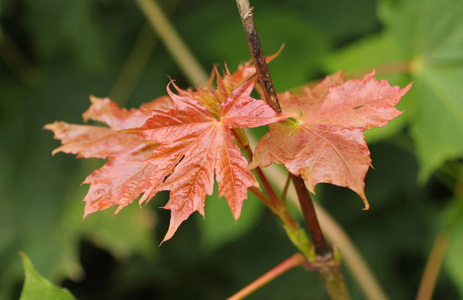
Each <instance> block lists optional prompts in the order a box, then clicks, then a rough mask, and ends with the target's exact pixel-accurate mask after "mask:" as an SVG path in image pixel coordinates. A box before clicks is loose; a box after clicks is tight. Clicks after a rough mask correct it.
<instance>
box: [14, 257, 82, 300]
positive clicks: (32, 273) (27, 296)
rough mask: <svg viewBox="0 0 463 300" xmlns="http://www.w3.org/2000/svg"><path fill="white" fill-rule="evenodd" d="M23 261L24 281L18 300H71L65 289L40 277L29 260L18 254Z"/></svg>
mask: <svg viewBox="0 0 463 300" xmlns="http://www.w3.org/2000/svg"><path fill="white" fill-rule="evenodd" d="M20 254H21V258H22V260H23V265H24V272H25V274H26V279H25V281H24V286H23V290H22V292H21V298H20V300H43V299H50V300H51V299H53V300H72V299H75V298H74V297H73V296H72V294H71V293H70V292H69V291H68V290H65V289H62V288H59V287H57V286H55V285H54V284H53V283H51V282H50V281H49V280H48V279H46V278H44V277H42V276H41V275H40V274H39V273H38V272H37V271H36V270H35V269H34V266H33V265H32V263H31V261H30V260H29V258H28V257H27V256H26V254H24V253H20Z"/></svg>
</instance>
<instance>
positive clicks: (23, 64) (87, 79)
mask: <svg viewBox="0 0 463 300" xmlns="http://www.w3.org/2000/svg"><path fill="white" fill-rule="evenodd" d="M159 3H160V4H161V5H162V6H163V8H164V10H165V11H166V12H168V14H169V15H170V19H171V21H172V23H173V25H174V26H175V27H176V28H177V30H178V31H179V33H180V35H181V37H182V38H183V39H184V41H185V42H186V44H187V45H188V47H189V48H190V49H191V51H192V52H193V53H194V55H195V56H196V57H197V58H198V60H199V61H200V63H201V65H202V66H203V68H204V69H205V70H206V72H209V70H211V68H212V66H213V64H218V65H219V67H222V66H223V63H224V62H226V63H227V64H228V67H229V68H230V69H231V70H232V71H233V70H234V69H235V68H236V66H237V65H238V64H239V63H240V62H244V61H246V60H248V59H249V58H250V55H249V52H248V49H247V44H246V41H245V36H244V33H243V30H242V27H241V22H240V19H239V16H238V12H237V9H236V4H235V2H234V1H232V0H229V1H211V0H207V1H206V0H197V1H195V0H177V1H159ZM462 3H463V2H462V1H458V0H442V1H438V0H437V1H432V0H426V1H411V0H410V1H378V2H375V1H370V0H357V1H345V0H344V1H343V0H324V1H312V0H310V1H307V0H288V1H276V0H274V1H264V0H260V1H252V2H251V5H253V6H255V11H254V16H255V20H256V23H257V27H258V30H259V33H260V38H261V41H262V44H263V47H264V51H265V52H266V54H272V53H274V52H276V51H277V50H278V49H279V48H280V46H281V45H282V44H283V43H284V44H285V48H284V50H283V52H282V53H281V54H280V56H279V57H278V58H277V59H275V60H274V61H273V62H272V63H271V64H270V71H271V74H272V75H273V78H274V82H275V86H276V89H277V91H279V92H282V91H284V90H286V89H290V88H294V87H297V86H300V85H302V84H304V83H307V82H309V81H311V80H315V79H319V78H321V77H322V76H324V75H326V74H329V73H331V72H334V71H336V70H338V69H345V70H346V72H354V71H358V72H369V71H371V70H372V68H376V69H377V71H378V77H379V78H381V79H383V78H387V79H389V80H390V81H391V83H392V84H397V85H400V86H401V87H404V86H405V85H406V84H407V83H409V82H410V81H414V86H413V88H412V90H411V91H410V93H409V94H408V95H406V96H405V97H404V99H403V103H401V104H400V108H401V109H402V110H404V111H405V112H404V114H403V115H402V116H400V117H399V118H398V119H397V120H395V121H393V122H391V124H390V125H389V126H388V127H386V128H384V129H382V130H377V131H372V132H369V133H368V134H367V139H368V140H369V141H370V142H371V152H372V159H373V165H374V167H375V170H370V172H369V173H368V175H367V179H366V184H367V186H366V195H367V197H368V199H369V201H370V204H371V209H370V211H368V212H365V211H362V207H363V205H362V202H361V200H360V198H358V196H357V195H355V194H354V193H353V192H351V191H349V190H347V189H343V188H337V187H331V186H327V185H320V186H319V187H317V200H318V201H319V202H320V203H321V204H322V205H323V206H325V208H326V209H327V210H328V211H329V212H330V213H331V214H332V215H333V216H334V217H335V218H336V220H337V221H338V222H339V223H340V224H341V225H342V226H343V227H344V228H345V230H346V231H347V233H348V234H349V235H350V236H351V238H352V239H353V241H354V242H355V243H356V244H357V245H358V247H359V249H360V251H361V252H362V254H363V255H364V256H365V258H366V260H367V262H368V263H369V264H370V266H371V267H372V269H373V272H374V273H375V274H376V275H377V276H378V278H379V280H380V282H381V284H382V286H383V287H384V289H385V291H386V293H387V294H388V296H390V297H391V299H411V298H414V297H415V296H416V292H417V289H418V285H419V282H420V279H421V275H422V273H423V270H424V265H425V263H426V259H427V257H428V254H429V252H430V249H431V245H432V243H433V241H434V239H435V237H436V235H437V233H438V232H439V231H440V230H446V232H449V234H450V236H451V237H452V239H451V244H450V248H449V251H448V254H447V257H446V260H445V262H444V266H443V269H442V271H441V276H440V277H439V280H438V282H437V286H436V291H435V299H457V298H458V294H459V292H460V294H461V292H462V291H463V271H462V270H463V258H461V253H463V232H462V230H461V229H463V221H462V213H461V212H462V211H463V210H462V204H461V203H462V201H463V200H462V199H461V196H462V195H461V193H462V191H461V190H460V191H459V190H458V188H457V186H458V184H460V185H461V182H462V175H461V174H462V160H461V159H462V157H463V99H462V96H461V95H463V21H462V20H461V15H462V14H463V4H462ZM0 25H1V30H2V32H1V36H0V55H1V57H0V58H1V59H0V299H17V298H18V296H19V293H20V290H21V286H22V282H23V271H22V268H21V259H20V257H19V255H18V251H24V252H26V253H27V254H28V256H29V257H30V259H31V260H32V262H33V263H34V265H35V267H36V268H37V270H38V271H39V272H40V273H42V274H43V275H45V276H46V277H48V278H50V279H51V280H53V281H54V282H55V283H57V284H59V285H62V286H65V287H67V288H68V289H69V290H70V291H71V292H72V293H73V294H74V295H75V296H76V297H77V298H78V299H223V298H226V297H227V296H230V295H232V294H233V293H235V292H236V291H238V290H239V289H241V288H242V287H244V286H245V285H246V284H247V283H249V282H251V281H252V280H254V279H255V278H257V277H259V276H260V275H261V274H263V273H264V272H266V271H268V270H269V269H271V268H272V267H274V266H275V265H277V264H278V263H279V262H281V261H282V260H284V259H285V258H287V257H289V256H290V255H292V254H293V253H294V252H295V249H293V247H292V246H291V244H290V243H289V241H288V240H287V237H286V235H285V234H284V231H283V230H282V228H281V226H280V224H279V222H278V221H277V220H276V219H275V218H274V217H273V216H272V215H271V214H270V213H269V212H268V211H267V210H266V209H265V208H264V207H263V206H262V205H261V204H260V203H259V202H258V200H256V199H254V198H251V199H250V200H249V201H246V202H245V205H244V208H243V216H242V219H240V220H239V221H238V222H237V223H236V224H235V222H234V221H233V218H232V216H231V213H230V212H229V211H228V209H227V207H226V202H225V201H224V199H220V200H217V196H216V195H215V197H211V199H209V200H208V201H206V219H205V220H203V219H202V218H201V217H200V216H199V214H195V215H193V216H192V217H190V218H189V220H187V221H186V222H185V223H184V224H183V225H182V226H181V227H180V229H179V230H178V232H177V233H176V235H175V236H174V238H173V239H172V240H170V241H168V242H166V243H165V244H163V245H162V246H161V247H158V244H159V242H160V241H161V240H162V237H163V235H164V234H165V232H166V230H167V227H168V219H169V213H168V212H167V211H164V210H162V209H159V208H158V207H160V206H163V205H164V204H165V202H166V201H167V194H161V195H159V196H157V197H156V198H155V199H153V200H152V201H151V202H150V203H149V204H148V205H146V206H145V205H144V206H143V208H142V209H140V208H139V206H138V205H137V204H135V203H134V204H132V205H130V206H129V207H127V208H125V209H124V210H123V211H121V212H120V213H119V214H118V215H116V216H115V217H112V213H113V211H114V209H109V210H108V211H105V212H98V213H95V214H93V215H91V216H89V217H88V218H87V219H86V220H85V221H82V215H83V207H84V203H83V202H82V199H83V197H84V195H85V193H86V191H87V187H86V186H79V184H80V183H81V182H82V181H83V180H84V178H85V177H86V175H88V174H89V173H90V172H91V170H93V169H94V168H96V167H99V166H100V165H102V163H103V162H102V161H98V160H90V161H83V160H77V159H75V158H74V157H72V155H64V154H59V155H57V156H56V157H54V158H52V156H51V151H52V149H54V148H56V147H57V146H58V145H59V142H57V141H55V140H53V138H52V133H51V132H48V131H45V130H43V129H42V127H43V125H45V124H47V123H50V122H53V121H54V120H64V121H66V122H69V123H81V122H82V121H81V114H82V113H83V112H84V111H85V110H86V108H87V107H88V105H89V101H88V96H89V95H90V94H93V95H95V96H99V97H106V96H108V95H110V94H114V90H115V89H119V91H120V90H121V89H122V90H123V91H126V92H127V95H128V96H126V94H124V93H122V92H121V93H116V94H115V95H112V96H113V100H115V101H116V102H118V103H120V104H121V105H122V106H125V107H137V106H139V105H140V104H141V103H143V102H147V101H149V100H152V99H154V98H156V97H158V96H161V95H164V94H165V93H166V92H165V88H166V85H167V83H168V81H169V79H168V76H170V77H172V78H174V79H176V80H177V84H178V85H179V86H180V87H182V88H186V87H187V86H188V82H187V80H186V79H185V77H184V76H183V74H182V73H181V71H180V69H179V68H178V66H176V64H175V63H174V61H173V60H172V59H171V56H170V54H169V53H168V52H167V51H166V49H165V48H164V47H163V46H162V44H161V43H159V42H158V41H157V42H156V41H155V40H156V38H155V37H154V34H152V33H149V31H146V27H145V26H146V20H145V18H144V16H143V14H142V13H141V12H140V10H139V8H138V7H137V5H136V3H135V2H134V1H116V0H79V1H63V0H41V1H33V0H3V1H2V2H0ZM144 28H145V29H144ZM143 30H145V34H146V32H148V34H147V35H145V38H144V39H143V41H142V42H141V43H140V45H141V46H140V49H142V50H141V52H143V49H145V50H146V49H148V50H146V51H145V52H146V53H148V55H147V61H146V63H143V62H142V63H141V67H138V69H137V70H138V73H139V74H140V77H139V78H138V77H137V76H136V75H137V71H134V73H130V74H129V76H128V77H126V78H125V79H124V80H122V81H120V82H119V83H118V85H117V86H115V85H116V80H117V78H118V76H119V74H120V72H121V70H122V68H123V65H124V63H125V62H126V60H127V58H128V57H129V54H130V52H131V50H132V48H133V47H134V44H135V43H136V41H137V37H138V36H139V35H140V32H142V31H143ZM153 41H154V43H155V44H154V47H153V48H152V50H149V49H150V47H151V46H150V45H151V43H153ZM138 58H139V59H141V61H143V60H142V58H143V57H142V55H138ZM403 62H412V64H408V66H411V67H409V68H408V69H407V70H406V71H405V72H396V70H393V71H392V72H384V70H385V69H384V68H382V66H384V65H385V64H386V65H391V64H392V65H393V64H394V63H403ZM406 65H407V64H406ZM134 66H136V63H134V62H132V67H134ZM386 73H388V74H386ZM132 81H133V82H134V88H133V89H131V88H130V86H131V82H132ZM345 274H346V280H347V282H348V284H349V289H350V290H351V293H352V296H353V298H354V299H363V298H362V297H363V295H362V294H361V292H360V290H359V289H358V288H357V287H356V286H355V284H354V282H353V279H352V278H351V276H350V275H349V273H348V272H345ZM327 297H328V296H327V294H326V292H325V290H324V287H323V284H322V282H321V280H320V278H319V277H318V275H317V274H315V273H312V272H304V270H302V269H295V270H291V271H290V272H288V273H287V274H285V275H283V276H282V277H281V278H279V279H277V280H275V281H274V282H272V283H271V284H269V285H268V286H265V287H264V288H262V289H261V290H259V291H258V292H256V293H255V294H253V295H252V296H250V297H249V299H309V298H310V299H327Z"/></svg>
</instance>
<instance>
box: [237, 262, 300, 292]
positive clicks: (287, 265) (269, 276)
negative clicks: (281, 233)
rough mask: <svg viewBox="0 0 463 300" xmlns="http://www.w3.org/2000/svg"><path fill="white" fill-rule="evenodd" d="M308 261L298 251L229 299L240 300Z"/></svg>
mask: <svg viewBox="0 0 463 300" xmlns="http://www.w3.org/2000/svg"><path fill="white" fill-rule="evenodd" d="M306 262H307V261H306V260H305V258H304V256H302V254H300V253H296V254H294V255H293V256H291V257H290V258H288V259H286V260H285V261H283V262H282V263H280V264H279V265H278V266H276V267H275V268H273V269H272V270H270V271H269V272H267V273H265V274H264V275H262V276H261V277H259V278H258V279H256V280H255V281H253V282H252V283H251V284H249V285H248V286H246V287H245V288H244V289H242V290H241V291H239V292H238V293H236V294H235V295H233V296H231V297H230V298H228V300H239V299H243V298H244V297H246V296H249V295H250V294H251V293H252V292H254V291H256V290H258V289H259V288H261V287H262V286H264V285H266V284H267V283H268V282H270V281H272V280H273V279H275V278H277V277H278V276H280V275H281V274H283V273H285V272H287V271H289V270H291V269H292V268H294V267H297V266H299V265H302V264H305V263H306Z"/></svg>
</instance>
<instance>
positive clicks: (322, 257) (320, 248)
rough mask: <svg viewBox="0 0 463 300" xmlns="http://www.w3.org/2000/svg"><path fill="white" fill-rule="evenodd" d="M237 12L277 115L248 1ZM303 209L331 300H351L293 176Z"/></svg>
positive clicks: (299, 182) (299, 180) (240, 2)
mask: <svg viewBox="0 0 463 300" xmlns="http://www.w3.org/2000/svg"><path fill="white" fill-rule="evenodd" d="M236 4H237V6H238V10H239V13H240V16H241V21H242V23H243V27H244V31H245V33H246V38H247V41H248V45H249V50H250V52H251V55H252V59H253V62H254V65H255V68H256V71H257V76H258V77H259V81H260V83H261V85H262V88H263V92H264V97H265V101H266V102H267V104H268V105H269V106H270V107H272V108H273V109H274V110H275V111H276V112H281V107H280V104H279V102H278V97H277V94H276V92H275V88H274V86H273V82H272V79H271V76H270V73H269V71H268V67H267V63H266V61H265V56H264V53H263V50H262V46H261V44H260V40H259V36H258V34H257V29H256V26H255V23H254V18H253V15H252V9H251V7H250V5H249V1H248V0H236ZM291 177H292V180H293V183H294V186H295V187H296V190H297V195H298V199H299V202H300V204H301V208H302V211H303V214H304V217H305V219H306V223H307V226H308V227H309V231H310V233H311V235H312V238H313V240H314V246H315V251H316V253H317V262H321V263H325V266H324V267H322V268H320V275H321V276H322V278H323V280H324V282H325V286H326V288H327V290H328V293H329V294H330V296H331V298H332V299H350V297H349V292H348V290H347V287H346V284H345V282H344V279H343V277H342V273H341V271H340V268H339V262H337V261H335V260H334V259H333V253H332V250H331V248H330V247H328V244H327V243H326V241H325V238H324V237H323V233H322V231H321V228H320V225H319V223H318V220H317V217H316V213H315V209H314V206H313V203H312V200H311V198H310V195H309V192H308V191H307V189H306V187H305V183H304V180H303V179H302V178H301V177H300V176H291Z"/></svg>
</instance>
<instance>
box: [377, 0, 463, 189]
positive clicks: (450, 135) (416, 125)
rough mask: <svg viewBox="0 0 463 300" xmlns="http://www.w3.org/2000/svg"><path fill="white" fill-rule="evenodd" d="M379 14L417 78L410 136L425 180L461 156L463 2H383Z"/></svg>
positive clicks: (449, 0) (462, 134) (462, 150)
mask: <svg viewBox="0 0 463 300" xmlns="http://www.w3.org/2000/svg"><path fill="white" fill-rule="evenodd" d="M381 4H382V5H381V6H380V7H379V12H380V15H381V16H382V19H383V21H384V22H385V23H386V24H387V27H388V29H390V30H391V34H392V36H393V37H394V39H395V40H396V41H397V44H398V45H400V47H401V48H402V49H403V51H404V53H405V54H406V55H407V56H408V58H409V60H410V62H411V68H410V72H411V74H412V77H413V80H414V81H415V82H416V83H415V85H414V87H413V88H414V89H415V90H416V97H417V101H418V102H417V110H416V117H415V120H414V122H413V125H412V137H413V139H414V141H415V143H416V146H417V147H416V151H417V156H418V159H419V161H420V165H421V170H420V179H421V180H426V179H427V178H429V176H430V175H431V173H432V172H433V171H435V170H436V169H437V168H438V167H440V166H441V165H442V163H444V162H445V161H446V160H449V159H453V158H456V157H458V156H462V155H463V139H462V138H461V137H462V136H463V96H462V95H463V84H462V80H463V18H462V17H461V16H462V15H463V2H462V1H459V0H444V1H433V0H426V1H421V2H420V4H419V6H417V3H416V1H411V0H406V1H399V2H397V1H382V2H381Z"/></svg>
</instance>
